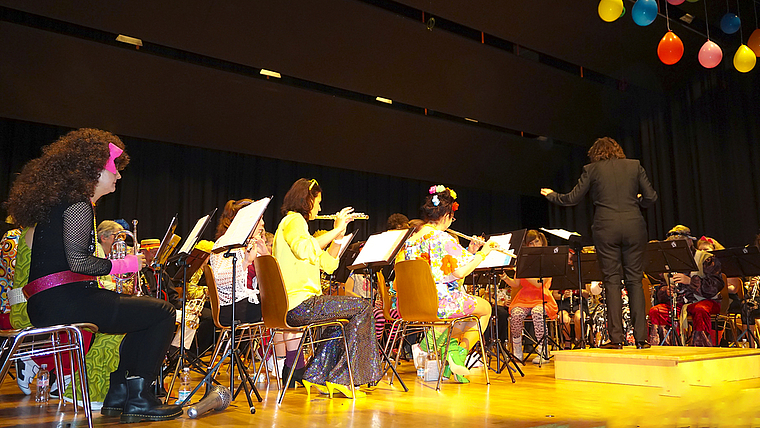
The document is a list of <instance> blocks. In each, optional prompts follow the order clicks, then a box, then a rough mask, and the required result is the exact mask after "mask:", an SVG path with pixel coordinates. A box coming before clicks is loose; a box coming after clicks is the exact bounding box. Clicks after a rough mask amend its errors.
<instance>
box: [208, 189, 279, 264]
mask: <svg viewBox="0 0 760 428" xmlns="http://www.w3.org/2000/svg"><path fill="white" fill-rule="evenodd" d="M271 200H272V199H271V198H262V199H259V200H258V201H255V202H252V203H251V204H250V205H248V206H247V207H245V208H241V209H240V211H238V212H237V214H236V215H235V218H234V219H233V220H232V223H231V224H230V227H229V228H227V231H226V232H225V233H224V235H222V237H221V238H219V239H218V240H217V241H216V243H215V244H214V248H213V249H212V250H211V251H216V250H217V249H219V248H224V247H227V246H231V245H237V246H241V247H242V246H244V245H245V243H246V241H247V240H248V236H250V234H251V232H253V228H254V227H256V223H257V222H258V221H257V220H258V219H260V218H261V216H262V215H263V214H264V210H266V209H267V206H268V205H269V202H270V201H271Z"/></svg>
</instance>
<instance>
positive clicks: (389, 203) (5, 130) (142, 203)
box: [0, 119, 549, 240]
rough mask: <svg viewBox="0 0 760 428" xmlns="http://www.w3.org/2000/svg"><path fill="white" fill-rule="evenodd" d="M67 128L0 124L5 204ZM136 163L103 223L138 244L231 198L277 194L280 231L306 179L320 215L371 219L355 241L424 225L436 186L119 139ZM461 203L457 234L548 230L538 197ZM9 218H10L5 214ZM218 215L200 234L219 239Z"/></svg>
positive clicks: (479, 195) (109, 200)
mask: <svg viewBox="0 0 760 428" xmlns="http://www.w3.org/2000/svg"><path fill="white" fill-rule="evenodd" d="M69 130H70V128H65V127H59V126H52V125H44V124H39V123H31V122H24V121H18V120H12V119H0V153H2V157H1V158H0V198H1V199H2V200H3V201H5V200H6V199H7V196H8V189H9V188H10V185H11V184H12V180H13V177H14V175H15V174H17V173H18V172H19V171H20V170H21V168H22V167H23V165H24V164H25V163H26V162H27V161H28V160H30V159H33V158H35V157H37V156H39V155H40V153H41V150H40V149H41V147H42V146H44V145H46V144H49V143H51V142H53V141H54V140H55V139H56V138H57V137H58V136H60V135H63V134H65V133H66V132H68V131H69ZM120 137H121V138H122V139H123V141H124V143H125V144H126V146H127V152H128V153H129V156H130V157H131V161H130V164H129V165H128V166H127V168H126V169H125V170H124V171H123V172H122V180H121V181H120V182H119V184H118V185H117V190H116V192H115V193H113V194H111V195H107V196H105V197H103V198H102V199H101V201H100V202H99V203H98V207H97V217H98V221H101V220H105V219H114V218H123V219H125V220H127V222H129V223H130V224H131V222H132V219H134V218H136V219H138V220H139V224H138V238H139V239H144V238H161V237H162V236H163V234H164V232H165V229H166V227H167V226H168V224H169V221H170V220H171V217H172V216H173V215H174V214H175V213H178V214H179V217H178V227H177V232H176V233H177V234H178V235H180V236H182V237H183V238H184V237H185V236H186V235H187V233H188V232H189V231H190V229H191V228H192V226H193V225H194V224H195V222H196V220H197V219H198V218H200V217H202V216H203V215H205V214H207V213H209V212H210V211H211V210H213V209H214V208H219V210H220V211H221V210H222V209H223V207H224V204H225V203H226V202H227V201H228V200H229V199H241V198H253V199H259V198H262V197H265V196H273V197H274V199H273V202H272V204H271V205H270V207H269V209H268V210H267V212H266V214H265V217H264V220H265V222H266V229H267V230H268V231H270V232H274V230H275V229H276V227H277V223H278V222H279V220H280V219H281V218H282V216H281V215H280V212H279V208H280V206H281V205H282V200H283V197H284V196H285V193H286V192H287V190H288V189H289V188H290V186H291V184H292V183H293V182H294V181H295V180H296V179H298V178H300V177H307V178H316V179H317V180H318V182H319V184H320V186H321V187H322V189H323V201H322V212H323V213H324V214H329V213H334V212H337V211H338V210H340V209H341V208H343V207H344V206H353V207H354V208H355V209H356V211H359V212H364V213H367V214H369V216H370V219H369V220H368V221H365V220H357V221H355V222H354V223H353V226H351V227H350V228H352V229H355V230H357V232H358V237H357V239H366V237H367V236H368V235H369V234H372V233H375V232H379V231H382V230H385V224H386V219H387V218H388V216H389V215H390V214H393V213H396V212H400V213H403V214H405V215H407V216H408V217H409V218H416V217H418V213H419V207H420V205H421V204H422V201H423V198H424V196H425V194H426V192H427V189H428V188H429V187H430V186H431V185H432V184H447V183H430V182H423V181H419V180H411V179H406V178H398V177H391V176H387V175H379V174H370V173H363V172H358V171H352V170H346V169H337V168H329V167H323V166H317V165H309V164H303V163H296V162H290V161H283V160H277V159H270V158H263V157H257V156H250V155H242V154H237V153H230V152H224V151H216V150H209V149H203V148H197V147H189V146H184V145H179V144H171V143H162V142H156V141H146V140H141V139H135V138H130V137H128V136H120ZM455 190H456V191H457V194H458V201H459V203H460V205H461V208H460V210H459V211H458V212H457V221H456V223H454V225H453V228H454V229H456V230H458V231H461V232H463V233H467V234H473V233H477V234H480V233H486V234H488V233H503V232H507V231H511V230H516V229H520V228H522V227H540V226H544V225H546V224H547V223H548V220H549V215H548V204H547V202H546V201H545V200H544V199H543V198H542V197H540V196H525V195H516V194H509V193H506V192H494V191H484V190H478V189H471V188H456V187H455ZM2 214H3V218H4V217H5V215H6V211H5V208H3V209H2ZM217 220H218V215H217V216H216V217H215V218H214V220H213V227H210V228H209V229H208V230H207V231H206V233H205V234H204V235H203V238H204V239H209V240H213V229H214V228H215V226H216V222H217ZM311 227H312V231H314V230H316V229H320V228H321V229H329V228H332V222H329V221H316V222H311Z"/></svg>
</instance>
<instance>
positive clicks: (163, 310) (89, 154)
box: [7, 128, 182, 422]
mask: <svg viewBox="0 0 760 428" xmlns="http://www.w3.org/2000/svg"><path fill="white" fill-rule="evenodd" d="M124 149H125V147H124V144H123V143H122V142H121V140H120V139H119V138H118V137H117V136H115V135H113V134H111V133H109V132H106V131H100V130H97V129H88V128H82V129H78V130H76V131H71V132H69V133H68V134H66V135H64V136H62V137H60V138H59V139H58V140H57V141H55V142H54V143H52V144H50V145H48V146H46V147H44V148H43V153H42V156H40V157H39V158H37V159H34V160H32V161H30V162H29V163H27V164H26V166H24V168H23V169H22V171H21V174H20V175H19V176H18V178H17V179H16V181H15V182H14V183H13V186H12V187H11V191H10V196H9V198H8V201H7V207H8V212H9V213H11V215H12V216H13V218H14V219H16V221H17V222H18V223H19V224H20V225H21V226H23V227H28V228H29V231H28V233H27V241H28V244H29V245H30V247H31V264H30V267H29V282H28V284H27V285H26V286H24V294H25V295H26V296H27V299H28V305H27V312H28V314H29V319H30V320H31V322H32V324H33V325H35V326H37V327H45V326H51V325H55V324H73V323H83V322H87V323H93V324H95V325H97V326H98V329H99V331H101V332H104V333H113V334H125V333H126V336H125V338H124V341H123V342H122V346H121V350H120V361H119V366H118V368H117V369H116V371H114V372H113V373H111V375H110V386H109V389H108V393H107V395H106V397H105V399H104V402H103V407H102V408H101V413H102V414H104V415H106V416H118V415H121V421H122V422H140V421H143V420H148V421H157V420H167V419H172V418H175V417H177V416H179V415H181V414H182V408H181V407H179V406H169V405H163V404H161V402H160V401H159V400H158V399H157V398H156V397H155V395H153V392H152V390H151V387H150V385H151V382H152V381H153V380H155V379H157V377H158V373H159V366H160V364H161V362H162V361H163V357H164V354H165V353H166V350H167V348H168V347H169V343H170V342H171V339H172V334H173V332H174V319H175V311H174V307H173V306H172V305H170V304H169V303H167V302H165V301H162V300H158V299H152V298H148V297H133V296H126V295H122V294H117V293H115V292H113V291H109V290H105V289H102V288H99V287H98V282H97V277H98V276H103V275H109V274H111V275H113V274H121V273H128V272H137V271H139V270H140V269H141V267H142V266H143V265H144V264H145V258H144V256H133V255H130V256H127V257H126V258H124V259H122V260H107V259H103V258H99V257H96V256H95V255H94V253H95V248H96V236H95V209H94V206H95V203H96V202H97V201H98V200H99V199H100V198H101V197H102V196H104V195H107V194H109V193H111V192H113V191H114V190H116V182H117V180H119V179H120V178H121V175H120V173H119V171H120V170H121V169H123V168H124V167H125V166H126V165H127V163H128V162H129V157H128V156H127V154H126V153H125V152H124Z"/></svg>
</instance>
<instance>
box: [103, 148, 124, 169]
mask: <svg viewBox="0 0 760 428" xmlns="http://www.w3.org/2000/svg"><path fill="white" fill-rule="evenodd" d="M108 150H109V151H110V156H108V160H107V161H106V166H105V167H104V168H105V170H106V171H108V172H110V173H112V174H118V171H117V170H116V164H115V163H114V161H115V160H116V158H118V157H119V156H121V154H122V153H124V150H122V149H120V148H119V147H118V146H116V145H115V144H114V143H108Z"/></svg>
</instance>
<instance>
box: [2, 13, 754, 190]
mask: <svg viewBox="0 0 760 428" xmlns="http://www.w3.org/2000/svg"><path fill="white" fill-rule="evenodd" d="M373 3H375V4H373ZM660 3H662V4H664V0H663V1H661V2H660ZM741 4H742V7H743V9H742V12H743V13H747V14H751V13H752V11H751V9H752V2H750V1H747V0H743V1H742V2H741ZM631 5H632V3H629V2H626V7H627V8H628V10H629V12H628V13H626V16H624V17H623V18H622V19H620V20H618V21H616V22H614V23H611V24H608V23H604V22H603V21H601V19H599V17H598V15H597V10H596V8H597V2H596V1H583V2H577V1H575V2H570V1H556V0H533V1H514V0H471V1H468V2H462V1H447V2H441V1H433V0H405V1H402V2H398V3H395V2H387V1H371V0H367V1H361V0H320V1H313V0H312V1H303V0H301V1H295V0H293V1H273V2H264V1H250V0H229V1H224V2H212V1H208V0H189V1H183V2H160V1H155V0H154V1H145V0H136V1H115V0H113V1H99V0H88V1H76V2H73V1H60V0H56V1H34V2H30V1H22V0H15V1H14V0H0V6H2V7H3V9H2V12H3V19H2V20H0V40H2V41H3V42H2V43H0V99H1V100H2V102H0V116H2V117H8V118H14V119H22V120H29V121H36V122H42V123H51V124H56V125H65V126H71V127H79V126H96V127H102V128H105V129H109V130H111V131H114V132H116V133H120V134H124V135H130V136H132V137H138V138H146V139H152V140H158V141H167V142H174V143H180V144H187V145H194V146H201V147H210V148H216V149H221V150H229V151H235V152H241V153H248V154H255V155H260V156H266V157H274V158H280V159H288V160H294V161H300V162H311V163H317V164H321V165H327V166H334V167H341V168H349V169H355V170H362V171H369V172H375V173H382V174H389V175H394V176H400V177H410V178H417V179H426V180H432V181H443V182H447V183H453V184H462V185H469V186H474V187H480V188H486V189H488V188H499V189H502V190H504V189H508V190H510V191H513V192H515V193H526V194H534V195H535V194H536V192H537V190H538V188H539V187H540V186H542V185H551V183H552V180H553V179H554V177H555V175H556V174H557V171H558V170H559V169H561V168H562V167H563V163H564V162H565V160H567V159H568V157H569V156H571V155H573V153H575V154H576V155H577V152H578V151H579V150H583V147H584V146H586V145H588V144H589V143H590V142H591V141H593V139H594V138H596V137H598V136H601V135H613V136H616V135H620V134H621V133H622V132H624V131H625V130H624V129H623V126H624V125H623V123H622V122H621V116H622V115H623V114H624V112H625V111H626V109H628V108H630V105H631V104H633V101H634V100H635V99H636V98H637V97H642V96H659V95H662V94H665V93H667V91H669V90H670V89H671V88H673V87H674V85H677V84H678V83H679V82H680V81H682V80H683V79H684V78H685V77H686V78H688V77H690V76H692V75H695V74H698V73H708V72H709V71H708V70H704V69H702V68H701V67H700V66H699V65H698V64H697V61H696V57H697V51H698V49H699V47H700V46H701V44H702V43H704V41H705V38H704V36H703V35H701V34H697V33H695V32H694V31H692V30H689V29H687V28H685V26H684V25H682V24H678V23H674V24H672V28H673V29H674V30H675V31H676V32H677V33H678V34H679V35H680V37H681V38H682V39H683V41H684V44H685V48H686V53H685V55H684V58H683V60H682V61H681V62H680V63H679V64H677V65H676V66H673V67H667V66H665V65H663V64H661V63H660V62H659V61H658V60H657V56H656V46H657V43H658V42H659V39H660V38H661V37H662V35H663V34H664V33H665V31H666V28H665V20H664V19H662V18H658V19H657V20H656V22H655V23H654V24H652V25H651V26H649V27H638V26H637V25H635V24H634V23H633V22H632V20H631V19H630V8H631ZM721 5H722V3H721V2H718V1H711V2H710V3H709V7H710V10H711V11H715V16H713V17H711V19H710V21H711V22H712V21H717V20H718V19H719V18H720V16H719V15H722V13H725V5H722V6H721ZM393 8H396V9H397V10H402V9H403V10H404V11H406V12H409V11H412V12H410V13H406V14H405V13H396V12H393ZM701 8H703V3H702V2H699V3H694V4H692V3H688V2H687V3H684V4H683V5H681V6H679V7H678V9H671V10H672V11H673V13H675V15H676V16H680V15H682V14H683V13H684V12H690V13H692V14H694V15H695V16H697V20H695V22H694V23H693V25H692V26H693V27H697V26H698V25H701V26H702V27H704V22H702V21H700V20H701V19H702V18H703V17H704V11H701V12H699V11H700V10H702V9H701ZM415 10H419V11H424V12H425V13H426V14H427V15H426V17H429V16H430V15H431V14H432V16H435V17H438V18H439V22H440V23H441V24H443V23H445V22H449V23H454V24H456V25H457V26H458V27H457V28H460V29H461V28H465V29H466V30H468V31H469V30H476V33H477V32H480V31H482V32H483V33H484V35H483V37H484V38H483V40H484V41H485V40H486V39H485V35H486V34H487V35H488V36H489V37H490V38H496V39H498V40H500V42H502V44H503V42H507V43H509V42H511V43H513V44H516V45H518V46H519V47H518V48H516V49H515V48H514V47H511V48H510V47H509V46H507V48H504V46H501V47H499V46H498V45H494V44H483V43H479V42H478V41H477V40H473V39H472V38H468V37H465V35H463V34H461V32H460V33H457V32H456V31H454V32H452V31H449V30H448V29H447V27H446V26H445V25H439V26H436V27H433V29H432V30H428V29H427V28H426V25H425V22H424V20H423V19H419V20H416V19H413V18H412V17H413V16H414V11H415ZM720 11H722V12H720ZM698 12H699V13H698ZM710 13H711V14H712V12H710ZM410 16H412V17H410ZM48 18H52V20H54V21H51V20H49V19H48ZM745 21H749V20H745ZM72 24H74V25H72ZM752 29H754V27H752V28H749V26H748V24H745V35H744V37H745V39H746V38H747V37H748V34H749V32H751V30H752ZM697 30H698V31H700V32H703V31H704V30H703V29H701V28H700V29H697ZM714 31H717V30H716V29H714ZM114 34H124V35H128V36H132V37H137V38H140V39H141V40H143V42H144V43H145V46H144V48H143V49H142V50H136V49H134V48H132V47H129V46H127V45H123V44H119V43H117V42H114V41H113V40H111V35H114ZM716 37H717V36H716ZM106 38H108V39H107V40H106ZM738 40H739V36H738V35H737V36H736V37H723V38H719V39H718V41H719V42H720V43H721V44H722V45H723V46H724V64H723V65H724V66H728V65H727V64H730V58H731V57H732V56H733V52H734V51H735V49H736V47H737V46H738V44H739V42H738ZM510 49H511V50H510ZM542 58H549V59H550V60H551V61H549V62H547V61H546V60H543V59H542ZM554 60H559V64H560V66H557V65H556V63H555V64H554V65H552V63H551V62H552V61H554ZM555 62H556V61H555ZM581 67H582V68H583V70H584V71H585V73H584V74H583V77H582V76H581V73H579V72H576V71H577V70H580V68H581ZM259 68H265V69H269V70H274V71H277V72H279V73H282V75H283V76H284V78H283V79H281V80H278V79H274V78H273V79H269V80H266V79H263V78H261V77H260V76H259V75H258V73H257V71H258V69H259ZM576 69H577V70H576ZM755 73H757V71H755ZM589 76H596V78H595V79H594V78H590V77H589ZM376 96H380V97H385V98H388V99H392V100H393V101H394V105H393V106H390V107H389V106H387V105H385V104H382V103H378V102H375V101H372V99H373V98H374V97H376ZM367 100H369V101H367ZM426 109H427V110H426ZM426 114H427V115H426ZM464 118H472V119H475V120H477V121H479V122H477V123H476V122H468V121H466V120H464ZM536 136H545V137H547V139H546V140H543V139H541V140H539V139H537V138H535V137H536Z"/></svg>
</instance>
